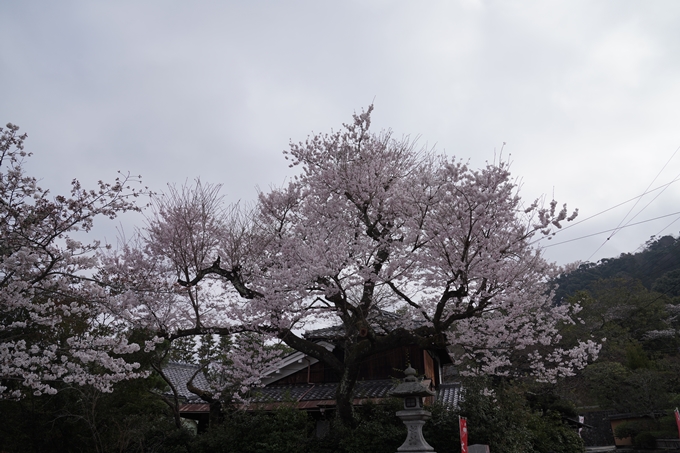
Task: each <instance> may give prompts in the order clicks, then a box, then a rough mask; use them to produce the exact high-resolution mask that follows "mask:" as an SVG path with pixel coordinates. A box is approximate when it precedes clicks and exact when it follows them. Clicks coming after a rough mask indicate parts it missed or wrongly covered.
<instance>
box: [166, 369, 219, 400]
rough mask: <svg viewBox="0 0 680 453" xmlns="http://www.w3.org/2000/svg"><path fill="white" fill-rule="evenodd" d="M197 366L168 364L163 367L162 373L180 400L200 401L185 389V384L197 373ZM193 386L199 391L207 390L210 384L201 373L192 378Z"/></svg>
mask: <svg viewBox="0 0 680 453" xmlns="http://www.w3.org/2000/svg"><path fill="white" fill-rule="evenodd" d="M198 369H199V366H198V365H190V364H186V363H177V362H169V363H168V364H167V365H166V366H165V367H163V373H164V374H165V375H166V376H167V378H168V379H169V380H170V382H172V385H173V386H174V387H175V389H177V393H178V394H179V396H180V398H184V399H185V400H187V401H195V400H199V401H201V399H200V398H199V397H198V396H197V395H195V394H193V393H191V392H190V391H189V389H188V388H187V383H188V382H189V380H190V379H191V377H192V376H193V375H194V373H196V371H198ZM194 386H195V387H197V388H199V389H201V390H209V389H210V384H208V380H207V379H206V378H205V375H204V374H203V373H202V372H199V373H198V374H197V375H196V377H195V378H194Z"/></svg>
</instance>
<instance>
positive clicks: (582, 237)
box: [543, 211, 680, 260]
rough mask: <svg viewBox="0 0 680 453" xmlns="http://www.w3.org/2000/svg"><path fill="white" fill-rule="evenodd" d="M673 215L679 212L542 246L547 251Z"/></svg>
mask: <svg viewBox="0 0 680 453" xmlns="http://www.w3.org/2000/svg"><path fill="white" fill-rule="evenodd" d="M674 215H680V211H678V212H674V213H672V214H666V215H662V216H659V217H654V218H653V219H647V220H642V221H640V222H635V223H628V224H626V225H624V226H621V227H616V228H612V229H609V230H603V231H600V232H598V233H592V234H587V235H585V236H580V237H577V238H574V239H568V240H566V241H562V242H557V243H555V244H548V245H544V246H543V248H545V249H547V248H548V247H555V246H556V245H561V244H566V243H568V242H574V241H578V240H580V239H585V238H589V237H592V236H597V235H600V234H604V233H609V232H612V231H616V230H622V229H624V228H628V227H632V226H635V225H640V224H643V223H647V222H652V221H654V220H659V219H663V218H666V217H671V216H674ZM676 220H677V219H676ZM674 222H675V221H674ZM671 225H672V224H671ZM669 226H670V225H669ZM610 237H611V236H610ZM606 240H607V241H608V240H609V238H607V239H606ZM598 250H599V249H598ZM591 256H592V255H591ZM588 260H590V258H588Z"/></svg>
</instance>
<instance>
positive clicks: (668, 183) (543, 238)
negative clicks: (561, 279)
mask: <svg viewBox="0 0 680 453" xmlns="http://www.w3.org/2000/svg"><path fill="white" fill-rule="evenodd" d="M677 181H680V175H678V176H677V177H676V178H675V179H673V180H672V181H671V182H667V183H666V184H662V185H660V186H658V187H655V188H653V189H652V190H649V191H647V192H644V193H642V194H640V195H638V196H636V197H633V198H630V199H628V200H626V201H622V202H621V203H619V204H617V205H614V206H612V207H611V208H607V209H605V210H603V211H600V212H598V213H596V214H593V215H591V216H590V217H586V218H585V219H581V220H579V221H578V222H574V223H572V224H570V225H567V226H565V227H564V228H562V229H559V230H557V231H555V232H554V233H553V235H552V236H551V237H554V236H555V235H557V234H560V233H562V232H564V231H566V230H568V229H569V228H571V227H575V226H576V225H579V224H581V223H583V222H585V221H586V220H590V219H593V218H595V217H597V216H599V215H602V214H604V213H606V212H609V211H611V210H612V209H616V208H618V207H620V206H623V205H624V204H626V203H630V202H631V201H634V200H637V199H638V198H642V197H644V196H645V195H647V194H650V193H652V192H656V191H657V190H660V189H664V190H665V189H666V188H667V187H668V186H670V185H671V184H673V183H674V182H677ZM670 215H672V214H670ZM671 225H672V223H671V224H669V225H668V226H667V227H666V228H668V227H669V226H671ZM666 228H664V230H665V229H666ZM610 231H613V230H606V231H601V232H599V233H594V234H595V235H597V234H603V233H608V232H610ZM661 231H663V230H661ZM591 236H592V235H591ZM584 237H589V236H584ZM546 239H547V240H549V239H550V238H546V237H541V238H538V239H536V240H534V241H532V242H531V244H530V245H533V244H536V243H537V242H540V241H544V240H546ZM560 244H561V242H560ZM552 245H557V244H552Z"/></svg>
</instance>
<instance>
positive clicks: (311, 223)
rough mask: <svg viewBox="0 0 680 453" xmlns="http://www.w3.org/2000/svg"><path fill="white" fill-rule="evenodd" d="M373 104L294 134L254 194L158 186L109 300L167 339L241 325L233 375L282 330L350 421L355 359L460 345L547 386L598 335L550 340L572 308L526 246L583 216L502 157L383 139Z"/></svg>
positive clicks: (114, 274)
mask: <svg viewBox="0 0 680 453" xmlns="http://www.w3.org/2000/svg"><path fill="white" fill-rule="evenodd" d="M371 111H372V106H371V107H369V109H368V110H367V111H365V112H363V113H361V114H357V115H355V116H354V118H353V121H352V122H351V123H349V124H345V125H343V128H342V129H341V130H340V131H337V132H332V133H330V134H318V135H314V136H311V137H309V138H308V139H307V140H306V141H305V142H301V143H293V144H291V146H290V150H289V151H288V152H287V153H286V155H287V158H288V159H290V161H291V165H292V166H293V167H297V168H300V170H301V171H300V173H299V174H298V175H297V176H296V177H295V178H294V179H293V180H292V181H291V182H290V183H288V184H287V185H285V186H284V187H281V188H274V189H272V190H270V191H269V192H262V193H260V195H259V197H258V200H257V202H256V203H255V204H254V205H252V206H245V205H235V206H225V205H224V204H223V200H222V198H221V196H220V194H219V189H220V187H219V186H216V185H210V184H204V183H201V182H200V181H197V183H196V184H194V185H189V186H183V187H180V188H177V187H174V186H171V187H170V189H169V191H168V192H167V193H165V194H162V195H159V196H157V197H156V198H155V200H154V203H153V206H154V209H153V213H152V214H151V215H150V216H149V217H148V221H147V225H146V227H145V228H143V229H141V230H140V235H139V237H138V238H137V239H135V240H134V241H131V242H130V243H128V244H126V245H125V247H123V248H122V249H121V250H119V251H117V252H116V253H114V254H112V255H110V256H109V257H108V258H107V260H108V261H107V263H106V266H105V267H104V268H103V270H102V272H101V274H100V277H101V279H102V280H103V281H106V282H107V284H108V285H109V287H111V288H116V290H115V291H113V292H112V293H111V298H110V300H109V304H110V305H109V306H110V307H111V308H110V309H111V311H112V312H116V313H119V314H120V316H121V318H124V319H126V320H127V321H128V322H130V323H132V324H133V325H135V326H137V327H142V328H144V329H149V330H151V331H153V332H156V333H157V335H158V338H159V339H158V340H157V341H161V339H163V338H165V339H169V340H173V339H178V338H182V337H186V336H193V335H199V334H206V333H207V334H222V335H231V336H234V338H235V339H236V340H235V341H234V343H233V344H232V346H231V351H230V354H231V356H230V357H231V358H230V360H231V365H230V367H229V370H225V371H229V372H231V373H233V379H234V380H241V381H243V382H246V383H249V382H254V381H253V376H256V375H257V374H256V373H253V366H254V364H255V363H256V362H257V360H254V359H253V354H255V355H256V356H258V357H259V359H260V360H261V359H263V358H266V357H267V354H266V353H265V352H263V351H264V350H263V349H261V348H260V349H258V348H255V347H253V343H252V342H248V343H247V344H248V345H249V346H247V347H246V346H239V342H238V337H239V335H240V334H243V333H247V332H251V333H252V332H255V333H257V334H259V335H261V336H262V337H263V338H265V339H266V338H271V339H278V340H279V341H282V342H284V343H285V344H287V345H288V346H290V347H291V348H293V349H296V350H299V351H302V352H304V353H306V354H308V355H310V356H312V357H315V358H317V359H318V360H320V361H321V362H323V363H325V364H326V365H327V366H329V367H331V368H333V369H334V370H335V371H336V373H337V374H338V375H339V376H341V380H340V384H339V386H338V391H337V395H336V396H337V403H338V408H339V411H340V413H341V415H342V416H343V418H345V419H347V418H351V404H350V401H351V394H352V390H353V387H354V384H355V382H356V379H357V373H358V369H359V364H360V362H361V361H362V360H364V359H366V358H367V357H368V356H370V355H371V354H374V353H377V352H380V351H384V350H387V349H390V348H393V347H396V346H400V345H407V344H417V345H420V346H422V347H423V348H428V349H438V350H441V351H448V352H451V354H452V356H453V359H454V360H455V362H456V363H457V364H458V365H459V366H460V367H461V368H462V369H463V370H467V371H468V372H473V373H487V374H489V373H490V374H494V373H495V374H506V375H507V374H511V373H521V374H533V375H535V376H537V377H539V378H541V379H545V380H551V379H554V378H555V377H557V376H560V375H568V374H570V373H572V372H573V370H574V369H575V368H579V367H583V366H584V365H585V364H586V363H587V361H588V360H589V359H591V358H592V357H593V356H594V355H596V354H597V350H598V346H597V344H596V343H594V342H592V341H590V340H589V339H586V340H585V341H579V342H578V343H577V345H576V346H575V347H574V348H572V349H568V350H565V349H561V348H558V347H556V346H555V344H556V342H557V341H558V340H559V338H560V336H559V334H558V327H559V324H561V323H570V322H572V318H571V316H572V314H573V313H572V312H571V310H572V309H571V308H570V307H569V306H568V305H563V306H553V305H552V304H551V297H550V292H549V290H548V286H547V285H548V282H549V280H550V279H551V278H554V277H555V276H556V275H557V274H558V272H559V270H558V269H557V268H556V267H555V266H553V265H552V264H550V263H548V262H547V261H546V260H545V259H544V258H543V257H542V255H541V250H540V249H538V248H535V247H534V246H532V241H533V240H534V239H535V237H536V235H541V234H551V230H552V228H559V227H560V226H561V223H562V222H564V221H569V220H571V219H573V218H574V217H575V215H576V213H574V214H572V215H569V214H568V212H567V208H566V205H565V206H564V207H563V208H562V209H557V203H556V202H555V201H553V202H551V203H550V204H549V206H547V207H543V206H540V205H539V202H538V201H536V202H533V203H528V204H527V203H524V202H523V201H522V200H521V198H520V197H519V195H518V193H517V186H516V185H515V184H514V183H513V180H512V177H511V174H510V171H509V168H508V167H509V166H508V164H507V163H506V162H502V161H499V162H494V163H489V164H487V165H486V166H485V167H484V168H481V169H479V170H475V169H472V168H470V167H469V166H468V165H467V164H465V163H463V162H461V161H458V160H456V159H452V158H449V157H446V156H444V155H439V154H436V153H435V152H433V151H429V150H419V149H417V148H416V146H415V144H414V143H412V142H410V141H409V140H408V139H395V138H394V137H393V136H392V134H391V133H390V132H380V133H373V132H371V131H370V124H371ZM378 313H390V314H392V315H391V316H376V314H378ZM319 323H327V324H338V325H341V326H342V329H343V338H342V341H341V344H340V345H339V347H340V348H341V349H342V353H343V355H342V356H341V357H342V358H340V357H339V356H338V355H337V354H334V353H331V352H330V351H328V350H327V349H326V348H325V347H323V346H321V345H319V344H317V343H315V342H314V341H311V340H308V339H306V338H305V337H304V336H303V335H301V332H302V330H303V329H304V328H305V327H306V326H309V325H319ZM265 343H266V340H265ZM451 346H455V347H454V348H451ZM239 370H241V371H242V372H239Z"/></svg>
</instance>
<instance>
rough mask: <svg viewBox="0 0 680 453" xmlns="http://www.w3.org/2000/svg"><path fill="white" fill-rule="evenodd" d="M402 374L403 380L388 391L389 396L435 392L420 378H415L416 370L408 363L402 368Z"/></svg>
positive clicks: (401, 396)
mask: <svg viewBox="0 0 680 453" xmlns="http://www.w3.org/2000/svg"><path fill="white" fill-rule="evenodd" d="M404 374H405V375H406V377H405V378H404V381H403V382H402V383H401V384H399V385H397V387H396V388H395V389H394V390H392V391H391V392H390V396H396V397H400V398H406V397H409V396H420V397H425V396H433V395H434V394H435V392H433V391H432V390H430V389H429V388H427V387H426V386H425V385H424V383H423V381H422V380H418V379H417V378H416V370H414V369H413V368H412V367H411V365H410V364H409V366H408V368H406V369H405V370H404Z"/></svg>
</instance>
